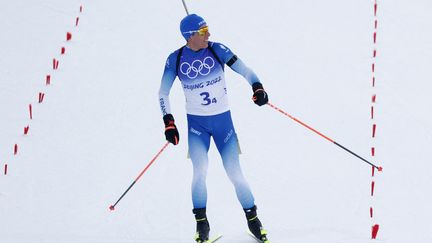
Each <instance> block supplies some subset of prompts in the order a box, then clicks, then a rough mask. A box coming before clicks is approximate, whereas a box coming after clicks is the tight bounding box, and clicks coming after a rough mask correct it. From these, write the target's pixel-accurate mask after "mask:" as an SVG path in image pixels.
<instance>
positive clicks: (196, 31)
mask: <svg viewBox="0 0 432 243" xmlns="http://www.w3.org/2000/svg"><path fill="white" fill-rule="evenodd" d="M208 31H209V28H208V26H206V27H202V28H201V29H199V30H192V31H187V32H183V33H189V34H194V33H198V35H200V36H204V35H205V34H206V33H207V32H208Z"/></svg>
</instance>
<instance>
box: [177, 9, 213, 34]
mask: <svg viewBox="0 0 432 243" xmlns="http://www.w3.org/2000/svg"><path fill="white" fill-rule="evenodd" d="M206 25H207V23H206V22H205V20H204V19H203V18H202V17H201V16H198V15H196V14H189V15H188V16H186V17H184V18H183V19H182V21H181V22H180V32H181V34H182V35H183V37H184V38H185V39H186V40H188V39H189V38H190V37H191V36H192V35H193V34H194V33H195V31H197V30H199V29H200V28H202V27H204V26H206Z"/></svg>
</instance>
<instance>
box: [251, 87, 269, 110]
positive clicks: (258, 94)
mask: <svg viewBox="0 0 432 243" xmlns="http://www.w3.org/2000/svg"><path fill="white" fill-rule="evenodd" d="M252 90H253V92H254V94H253V96H252V100H253V101H254V103H255V104H257V105H259V106H262V105H265V104H267V102H268V95H267V92H265V90H264V87H263V86H262V84H261V83H260V82H256V83H253V84H252Z"/></svg>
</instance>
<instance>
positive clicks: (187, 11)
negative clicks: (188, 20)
mask: <svg viewBox="0 0 432 243" xmlns="http://www.w3.org/2000/svg"><path fill="white" fill-rule="evenodd" d="M182 2H183V7H184V9H185V10H186V15H189V10H188V9H187V6H186V2H185V0H182Z"/></svg>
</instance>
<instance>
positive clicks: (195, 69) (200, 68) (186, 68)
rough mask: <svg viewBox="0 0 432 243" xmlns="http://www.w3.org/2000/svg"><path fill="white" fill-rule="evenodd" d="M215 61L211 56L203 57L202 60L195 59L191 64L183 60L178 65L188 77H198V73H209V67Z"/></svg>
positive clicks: (210, 67) (203, 74)
mask: <svg viewBox="0 0 432 243" xmlns="http://www.w3.org/2000/svg"><path fill="white" fill-rule="evenodd" d="M214 65H215V61H214V60H213V58H211V57H206V58H204V60H203V61H201V60H198V59H197V60H195V61H193V62H192V63H191V64H189V63H187V62H183V63H182V64H181V65H180V72H181V73H182V74H184V75H186V76H187V77H188V78H190V79H194V78H196V77H198V74H201V75H202V76H206V75H208V74H209V73H210V71H211V69H212V68H213V67H214Z"/></svg>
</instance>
